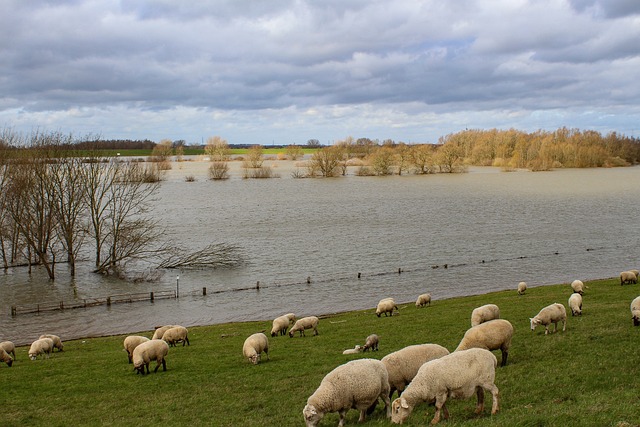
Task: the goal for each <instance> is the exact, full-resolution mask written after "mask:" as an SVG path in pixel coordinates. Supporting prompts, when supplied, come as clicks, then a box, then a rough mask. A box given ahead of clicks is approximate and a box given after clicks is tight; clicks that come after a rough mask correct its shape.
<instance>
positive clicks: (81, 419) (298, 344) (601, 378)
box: [0, 279, 640, 427]
mask: <svg viewBox="0 0 640 427" xmlns="http://www.w3.org/2000/svg"><path fill="white" fill-rule="evenodd" d="M586 285H587V287H588V288H587V290H586V292H585V295H584V304H583V315H582V316H581V317H571V315H570V311H569V318H568V322H567V330H566V332H558V333H556V334H550V335H548V336H545V335H544V328H543V327H538V329H536V330H535V332H532V331H531V330H530V327H529V317H533V316H534V315H535V314H537V312H538V311H539V309H540V308H542V307H544V306H546V305H548V304H550V303H553V302H561V303H563V304H564V305H565V306H566V305H567V299H568V297H569V295H570V293H571V288H570V286H569V285H568V284H562V285H555V286H544V287H530V288H529V290H528V291H527V293H526V295H523V296H518V295H517V293H516V291H515V287H514V290H509V291H503V292H496V293H490V294H485V295H476V296H469V297H464V298H453V299H449V300H434V301H433V303H432V306H431V307H426V308H421V309H417V308H416V307H415V305H414V303H413V302H407V303H406V304H400V313H399V315H394V316H393V317H387V318H385V317H384V316H383V317H381V318H378V317H376V316H375V307H372V308H371V309H368V310H362V311H354V312H349V313H340V314H336V315H331V316H328V317H322V318H321V320H320V325H319V332H320V334H319V335H318V336H311V335H308V336H307V337H305V338H298V337H295V338H289V337H288V336H285V337H276V338H271V337H269V343H270V360H266V358H265V357H264V356H263V362H261V363H260V364H259V365H257V366H254V365H251V364H249V363H248V361H246V360H245V359H244V358H243V357H242V344H243V342H244V339H245V338H246V337H247V336H249V335H250V334H252V333H254V332H258V331H265V330H266V333H267V335H268V334H269V331H270V329H271V321H270V320H265V321H260V322H246V323H231V324H222V325H212V326H203V327H192V328H190V333H189V339H190V341H191V345H190V346H187V347H182V346H180V347H177V348H171V350H170V351H169V355H168V357H167V371H166V372H163V371H162V368H161V369H160V370H159V371H158V372H157V373H155V374H154V373H153V372H151V374H149V375H146V376H142V375H136V374H135V373H134V371H133V367H132V365H129V364H128V363H127V356H126V353H125V352H124V350H123V348H122V341H123V339H124V336H112V337H104V338H91V339H83V340H77V341H68V342H65V351H64V352H61V353H58V352H56V353H54V354H53V355H52V356H51V358H50V359H44V360H41V359H38V360H37V361H31V360H29V358H28V356H27V351H28V347H20V348H18V349H17V360H16V361H15V363H14V364H13V367H11V368H9V367H7V366H6V365H5V364H2V366H0V378H1V379H2V387H1V388H0V414H1V415H0V419H1V420H2V425H3V426H22V425H29V426H63V425H65V426H67V425H87V426H88V425H123V426H124V425H128V426H132V425H157V424H164V425H192V426H197V425H211V426H280V427H283V426H301V425H304V420H303V417H302V408H303V407H304V405H305V403H306V400H307V397H308V396H309V395H311V394H312V393H313V391H314V390H315V389H316V388H317V387H318V385H319V384H320V381H321V380H322V378H323V377H324V375H325V374H327V373H328V372H329V371H331V370H332V369H333V368H335V367H336V366H338V365H340V364H342V363H344V362H347V361H349V360H353V359H355V358H360V357H373V358H376V359H381V358H382V357H383V356H385V355H386V354H388V353H390V352H392V351H395V350H398V349H400V348H402V347H404V346H407V345H410V344H417V343H437V344H441V345H443V346H445V347H446V348H448V349H449V350H450V351H452V350H454V349H455V347H456V346H457V344H458V342H459V341H460V339H461V337H462V335H463V334H464V332H465V331H466V330H467V329H468V327H469V326H470V315H471V311H472V310H473V308H475V307H477V306H480V305H483V304H487V303H494V304H497V305H498V306H499V307H500V310H501V314H502V318H504V319H507V320H509V321H511V323H513V325H514V327H515V336H514V338H513V342H512V346H511V350H510V354H509V363H508V365H507V366H506V367H499V368H498V369H497V372H496V385H497V386H498V387H499V389H500V394H501V405H500V406H501V407H500V412H499V413H498V414H497V415H495V416H491V415H490V414H489V412H490V408H491V402H490V398H491V395H490V394H489V393H487V396H486V407H485V413H484V414H482V416H480V417H476V416H475V415H474V413H473V410H474V407H475V401H474V400H473V399H472V400H467V401H449V402H448V403H447V406H448V407H449V412H450V414H451V418H450V419H449V421H443V422H441V425H446V426H462V425H464V426H616V427H623V426H637V425H639V423H640V401H639V396H638V394H639V392H640V389H639V385H640V384H639V383H638V378H640V363H639V362H640V359H639V356H638V349H637V348H636V347H635V346H636V345H637V343H638V340H639V337H640V327H637V328H634V327H633V325H632V322H631V315H630V311H629V304H630V302H631V300H632V299H633V298H635V297H636V296H637V295H638V294H640V288H638V285H626V286H624V287H621V286H620V285H619V284H618V281H617V280H614V279H610V280H601V281H591V282H586ZM514 286H515V285H514ZM384 296H385V295H381V297H384ZM98 309H99V308H98ZM131 309H132V310H135V305H134V306H132V307H131ZM43 327H44V326H43ZM150 327H151V326H150ZM51 332H53V333H55V331H51ZM371 333H377V334H378V335H379V336H380V350H379V351H378V352H374V353H364V354H357V355H343V354H342V350H344V349H347V348H352V347H353V346H354V345H355V344H363V343H364V339H365V337H366V336H367V335H369V334H371ZM141 334H143V335H146V336H148V337H151V335H152V331H151V330H149V331H143V332H141ZM62 338H63V339H64V336H62ZM496 356H497V357H498V360H500V354H499V352H496ZM153 366H155V363H152V365H151V367H152V368H153ZM394 398H395V396H394ZM433 413H434V408H433V406H429V405H426V404H425V405H420V406H418V407H416V409H415V411H414V412H413V414H412V415H411V416H410V417H409V419H408V423H406V424H405V425H409V426H418V425H420V426H422V425H426V424H428V423H429V422H430V421H431V418H432V417H433ZM357 419H358V412H357V411H356V410H351V411H349V412H348V414H347V425H354V426H355V425H358V424H357ZM337 423H338V415H337V414H329V415H327V416H326V417H325V418H324V419H323V420H322V422H321V423H320V425H321V426H336V425H337ZM364 425H368V426H383V425H384V426H389V425H392V424H391V421H390V420H387V419H385V417H384V413H383V411H382V405H378V408H377V409H376V411H375V412H374V413H373V415H372V416H371V417H369V418H368V419H367V421H366V423H365V424H364Z"/></svg>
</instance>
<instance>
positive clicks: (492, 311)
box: [471, 304, 500, 326]
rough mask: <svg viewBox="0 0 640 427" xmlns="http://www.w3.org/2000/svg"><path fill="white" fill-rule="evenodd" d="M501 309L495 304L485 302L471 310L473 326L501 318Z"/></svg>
mask: <svg viewBox="0 0 640 427" xmlns="http://www.w3.org/2000/svg"><path fill="white" fill-rule="evenodd" d="M499 318H500V309H499V308H498V306H497V305H495V304H485V305H483V306H480V307H477V308H475V309H474V310H473V311H472V312H471V326H478V325H479V324H481V323H484V322H488V321H489V320H494V319H499Z"/></svg>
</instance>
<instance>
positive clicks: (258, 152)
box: [245, 145, 264, 169]
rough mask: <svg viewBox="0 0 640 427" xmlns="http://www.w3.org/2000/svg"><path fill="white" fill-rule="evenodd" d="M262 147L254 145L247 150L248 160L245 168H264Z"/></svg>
mask: <svg viewBox="0 0 640 427" xmlns="http://www.w3.org/2000/svg"><path fill="white" fill-rule="evenodd" d="M262 151H263V150H262V145H253V146H251V147H250V148H249V149H248V150H247V160H246V161H245V167H248V168H253V169H258V168H261V167H262V163H263V162H264V157H263V156H262Z"/></svg>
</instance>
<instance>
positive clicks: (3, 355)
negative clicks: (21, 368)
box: [0, 347, 13, 367]
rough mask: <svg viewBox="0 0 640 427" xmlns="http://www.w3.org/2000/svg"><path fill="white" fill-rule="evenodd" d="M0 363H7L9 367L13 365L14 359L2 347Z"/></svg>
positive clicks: (0, 348)
mask: <svg viewBox="0 0 640 427" xmlns="http://www.w3.org/2000/svg"><path fill="white" fill-rule="evenodd" d="M0 362H4V363H6V364H7V366H9V367H11V365H13V358H12V357H11V356H9V353H7V352H6V351H5V350H4V349H3V348H2V347H0Z"/></svg>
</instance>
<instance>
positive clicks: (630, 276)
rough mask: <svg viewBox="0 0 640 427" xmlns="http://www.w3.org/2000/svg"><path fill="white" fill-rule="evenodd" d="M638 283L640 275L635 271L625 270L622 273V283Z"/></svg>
mask: <svg viewBox="0 0 640 427" xmlns="http://www.w3.org/2000/svg"><path fill="white" fill-rule="evenodd" d="M636 283H638V276H637V275H636V273H635V272H633V271H623V272H622V273H620V285H626V284H633V285H635V284H636Z"/></svg>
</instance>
